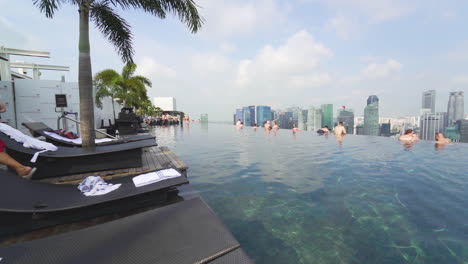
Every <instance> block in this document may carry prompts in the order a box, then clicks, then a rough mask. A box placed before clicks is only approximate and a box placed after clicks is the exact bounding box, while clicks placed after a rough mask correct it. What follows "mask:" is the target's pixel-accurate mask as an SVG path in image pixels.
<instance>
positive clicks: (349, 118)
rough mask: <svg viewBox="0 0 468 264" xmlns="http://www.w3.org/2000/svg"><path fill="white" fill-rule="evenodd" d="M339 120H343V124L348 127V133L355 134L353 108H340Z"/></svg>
mask: <svg viewBox="0 0 468 264" xmlns="http://www.w3.org/2000/svg"><path fill="white" fill-rule="evenodd" d="M337 120H338V122H343V126H344V127H345V128H346V133H348V134H351V135H352V134H354V112H353V110H351V109H345V108H343V109H340V110H338V117H337Z"/></svg>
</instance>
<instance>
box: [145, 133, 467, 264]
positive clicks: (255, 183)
mask: <svg viewBox="0 0 468 264" xmlns="http://www.w3.org/2000/svg"><path fill="white" fill-rule="evenodd" d="M154 133H155V134H156V136H157V137H158V143H159V145H168V146H169V147H170V148H171V149H172V150H173V151H174V152H175V153H176V154H177V155H178V156H179V157H180V158H181V159H182V160H183V161H184V162H185V163H187V164H188V166H189V167H190V169H189V172H188V174H189V179H190V183H191V184H192V185H193V186H194V188H195V189H196V190H197V191H198V193H199V194H200V195H201V196H202V197H203V198H204V199H205V200H206V201H207V202H208V203H209V204H210V206H211V207H212V208H213V209H214V210H215V212H216V213H217V214H218V215H219V216H220V217H221V218H222V219H223V221H224V222H225V224H226V225H227V226H228V227H229V229H230V230H231V231H232V232H233V234H234V235H235V236H236V237H237V239H238V240H239V241H240V242H241V244H242V246H243V247H244V248H245V250H246V251H247V252H248V253H249V255H250V256H252V257H253V258H254V259H255V260H256V262H257V263H437V264H440V263H463V264H465V263H468V221H467V220H466V219H468V209H467V205H468V191H467V190H468V188H467V187H468V186H467V185H468V181H467V180H468V144H451V145H448V146H446V147H444V148H435V146H434V144H432V143H430V142H424V141H422V142H419V143H417V144H416V145H413V146H409V145H402V144H400V143H399V142H398V141H397V140H395V139H392V138H382V137H367V136H347V137H345V139H344V140H343V141H342V142H339V141H337V140H336V139H335V137H334V136H333V135H331V136H328V137H325V136H317V135H315V134H314V133H312V132H308V131H300V132H299V133H297V134H296V135H293V134H292V133H291V131H290V130H280V131H278V132H277V133H276V134H274V133H265V132H264V130H263V129H257V131H254V130H253V129H252V128H250V127H246V128H244V129H243V130H241V131H239V130H236V128H235V127H234V126H229V125H220V124H209V125H200V124H191V125H190V126H187V125H185V126H184V127H183V129H181V128H180V127H167V128H162V127H158V128H155V130H154Z"/></svg>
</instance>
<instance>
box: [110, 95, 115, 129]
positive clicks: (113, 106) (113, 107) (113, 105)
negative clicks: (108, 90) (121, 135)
mask: <svg viewBox="0 0 468 264" xmlns="http://www.w3.org/2000/svg"><path fill="white" fill-rule="evenodd" d="M111 99H112V112H113V113H114V124H115V103H114V96H111Z"/></svg>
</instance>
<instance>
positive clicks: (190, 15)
mask: <svg viewBox="0 0 468 264" xmlns="http://www.w3.org/2000/svg"><path fill="white" fill-rule="evenodd" d="M33 3H34V5H36V6H37V7H38V8H39V9H40V11H41V12H43V13H45V15H46V17H48V18H53V16H54V14H55V12H56V11H57V10H58V9H59V8H60V7H61V5H62V4H71V5H73V6H76V7H77V8H78V12H79V20H80V31H79V45H78V50H79V62H78V86H79V90H80V121H81V126H80V131H81V137H82V139H83V147H93V146H94V144H95V143H94V138H95V133H94V105H93V87H92V82H93V81H92V71H91V57H90V45H89V21H90V19H91V20H92V21H93V22H94V23H95V26H96V27H97V28H98V29H99V30H100V31H101V33H102V34H104V36H105V37H107V39H108V40H109V41H110V42H111V43H112V44H113V45H114V46H115V48H116V49H117V52H118V54H119V55H120V56H121V58H122V60H123V61H124V62H125V63H128V62H133V58H132V57H133V53H134V52H133V47H132V32H131V30H130V29H131V28H130V25H129V24H128V23H127V21H125V19H123V18H122V17H121V16H119V15H118V14H117V13H116V11H115V9H116V8H120V9H123V10H129V9H139V10H143V11H144V12H146V13H149V14H151V15H153V16H156V17H159V18H161V19H164V18H166V13H168V12H169V13H173V14H177V15H178V17H179V19H180V20H181V21H182V22H183V23H185V24H186V25H187V26H188V28H189V29H190V31H191V32H192V33H195V32H197V31H198V30H199V29H200V28H201V25H202V23H203V18H202V17H201V16H200V15H199V13H198V10H197V5H196V4H195V2H194V0H33Z"/></svg>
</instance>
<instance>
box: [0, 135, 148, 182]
mask: <svg viewBox="0 0 468 264" xmlns="http://www.w3.org/2000/svg"><path fill="white" fill-rule="evenodd" d="M0 139H1V140H2V141H3V142H4V143H5V148H6V151H7V153H8V154H9V155H10V156H12V157H13V158H14V159H16V160H17V161H18V162H20V163H21V164H23V165H31V163H30V160H31V158H32V157H33V155H34V154H35V153H36V152H38V150H37V149H31V148H25V147H23V144H21V143H18V142H16V141H15V140H13V139H11V138H10V137H9V136H7V135H6V134H4V133H2V132H0ZM152 146H156V141H155V140H154V139H146V140H140V141H134V142H128V143H126V144H113V145H105V146H96V147H95V148H70V147H58V150H57V151H47V152H44V153H41V154H39V156H38V158H37V161H36V162H35V163H34V164H32V165H31V166H34V167H36V168H37V171H36V173H34V175H33V179H42V178H50V177H58V176H64V175H71V174H78V173H85V172H94V171H103V170H110V169H123V168H134V167H139V166H142V149H143V148H145V147H152Z"/></svg>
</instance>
